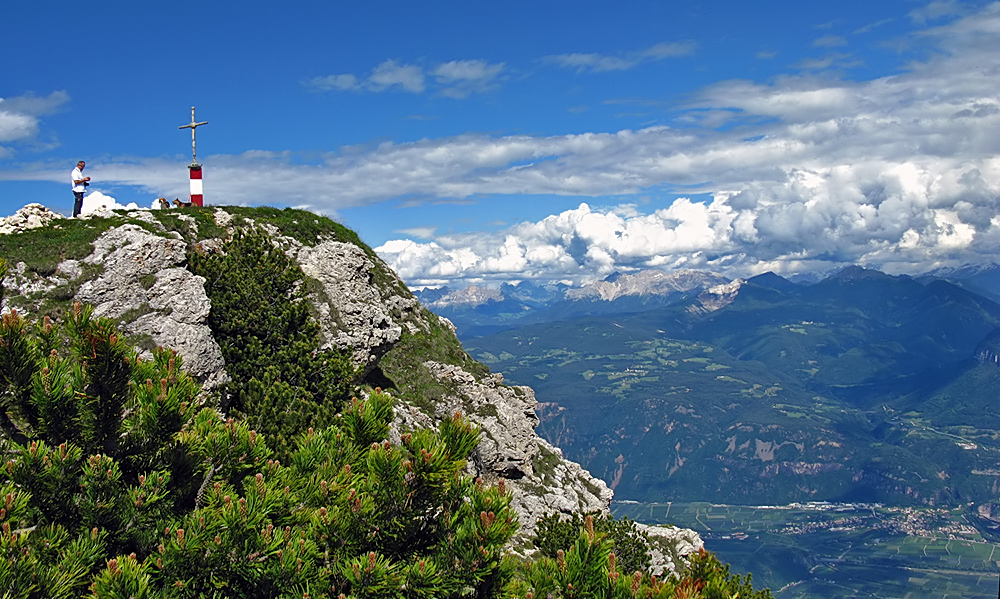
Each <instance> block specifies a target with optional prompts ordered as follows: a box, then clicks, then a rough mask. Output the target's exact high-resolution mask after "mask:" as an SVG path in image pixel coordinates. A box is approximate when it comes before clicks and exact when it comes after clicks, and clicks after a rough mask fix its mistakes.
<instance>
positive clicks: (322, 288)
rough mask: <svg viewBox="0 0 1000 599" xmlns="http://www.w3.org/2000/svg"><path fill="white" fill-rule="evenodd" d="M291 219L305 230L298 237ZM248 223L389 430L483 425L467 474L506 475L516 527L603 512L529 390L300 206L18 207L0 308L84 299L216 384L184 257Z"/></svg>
mask: <svg viewBox="0 0 1000 599" xmlns="http://www.w3.org/2000/svg"><path fill="white" fill-rule="evenodd" d="M310 220H311V221H312V223H309V222H307V221H310ZM324 223H328V224H329V230H324V226H325V224H324ZM304 224H308V225H309V226H310V227H311V229H310V230H309V231H308V232H307V233H306V234H304V233H302V230H301V226H302V225H304ZM251 226H253V227H257V228H260V229H263V230H264V231H266V232H267V233H268V234H269V236H270V238H271V241H272V242H273V243H274V244H275V245H276V246H277V247H280V248H281V249H282V250H283V251H284V252H285V254H286V255H287V256H288V257H289V258H290V259H292V260H293V261H294V262H295V263H297V264H298V265H299V266H300V267H301V269H302V271H303V272H304V273H305V275H306V277H307V281H306V282H305V284H306V285H307V289H309V291H310V295H309V301H310V304H311V307H312V312H313V314H314V315H315V317H316V319H317V320H318V321H319V324H320V326H321V329H322V333H323V347H337V348H338V349H340V350H343V351H345V352H347V353H348V354H349V355H350V356H352V359H353V361H354V363H355V365H356V366H358V367H359V368H360V370H361V371H362V372H363V373H364V374H365V375H366V377H368V378H367V379H366V382H369V383H370V384H372V386H375V384H376V383H380V384H381V386H383V387H386V388H388V389H389V390H390V391H392V392H393V394H394V395H396V396H397V398H398V403H397V406H396V425H395V427H394V431H393V434H394V435H396V436H398V435H399V434H400V432H401V431H405V430H407V429H412V428H414V427H426V426H434V425H435V424H436V422H437V421H438V420H440V419H441V418H443V417H447V416H450V415H451V414H452V413H454V412H456V411H459V412H462V413H463V414H464V415H466V416H467V417H468V418H469V419H471V420H472V421H473V422H475V423H476V424H477V425H478V426H479V427H480V428H481V430H482V440H481V442H480V444H479V447H478V448H477V449H476V450H475V452H474V454H473V459H472V460H471V463H470V464H469V471H470V474H472V475H474V476H478V477H482V478H483V479H484V480H485V481H487V482H494V481H496V480H498V479H500V478H503V479H504V480H505V482H506V485H507V486H508V487H509V488H511V490H512V493H513V496H514V503H515V506H516V508H517V510H518V512H519V514H520V517H521V522H522V527H523V529H524V530H526V531H527V530H530V528H531V527H532V526H533V525H534V523H535V522H536V521H537V520H538V518H540V517H541V516H543V515H545V514H546V513H550V512H552V511H561V512H570V511H574V510H583V511H591V510H606V509H607V507H608V505H609V503H610V501H611V496H612V493H611V491H610V490H609V489H608V487H607V486H606V485H605V484H604V482H603V481H601V480H598V479H596V478H594V477H592V476H591V475H590V473H588V472H587V471H585V470H583V469H582V468H581V467H580V466H579V464H576V463H574V462H571V461H569V460H566V459H564V458H563V457H562V453H561V451H560V450H559V449H557V448H555V447H552V446H551V445H549V444H548V443H546V442H545V441H544V440H543V439H541V438H540V437H538V436H537V435H536V434H535V431H534V428H535V426H536V425H537V424H538V418H537V416H536V415H535V396H534V392H533V391H532V390H531V389H530V388H528V387H512V386H508V385H505V384H504V383H503V377H502V375H499V374H491V373H489V372H488V371H487V370H486V369H485V367H482V365H479V364H478V363H475V362H474V361H472V359H471V358H469V357H468V355H467V354H465V352H464V351H463V350H462V349H461V346H460V344H459V343H458V340H457V338H456V337H455V335H454V329H453V327H451V326H450V323H449V322H447V320H445V319H441V318H439V317H437V316H435V315H433V314H431V313H430V312H428V311H427V310H425V309H424V308H423V307H421V305H420V304H419V302H418V301H417V300H416V299H415V298H414V297H413V295H412V294H411V293H410V292H409V290H408V289H407V288H406V286H405V285H404V284H403V282H402V281H401V280H400V279H399V278H398V277H397V276H396V275H395V273H393V272H392V271H391V270H390V269H389V268H388V267H387V266H386V265H385V264H384V263H382V261H381V260H380V259H378V257H377V256H375V254H374V253H373V252H372V251H371V250H370V249H368V248H367V247H366V246H364V245H363V244H360V242H358V241H357V240H356V237H353V233H350V232H349V231H346V230H343V228H342V227H339V225H336V224H335V223H332V222H331V221H328V220H326V219H321V218H320V217H317V216H315V215H312V214H309V213H306V212H300V211H287V210H286V211H283V212H279V211H274V210H263V209H261V210H258V211H255V210H253V209H240V208H226V209H223V208H216V209H215V210H214V212H213V211H198V212H197V213H195V212H191V213H184V212H183V211H180V210H178V211H162V212H161V211H144V210H136V211H130V212H119V213H104V214H97V215H92V216H90V218H85V219H81V220H68V219H62V218H61V216H60V215H57V214H54V213H51V212H49V211H47V210H45V209H44V207H41V206H38V205H30V206H27V207H25V208H24V209H22V210H21V211H19V212H18V214H16V215H14V216H12V217H8V218H7V219H2V222H0V233H6V234H8V235H10V237H8V238H7V240H8V243H7V245H6V247H7V248H8V249H7V251H6V255H4V258H6V259H7V261H8V263H9V266H10V272H9V273H8V276H7V278H6V279H5V280H4V286H5V287H6V289H7V290H8V294H7V297H6V298H5V305H4V306H3V309H4V310H7V309H10V308H16V309H18V310H19V311H22V312H27V313H28V314H30V315H33V316H41V315H44V314H53V315H55V316H56V317H58V313H59V310H60V308H59V306H61V305H62V306H65V305H68V304H70V303H72V302H73V301H80V302H84V303H88V304H92V305H93V306H95V313H96V314H97V315H99V316H105V317H109V318H113V319H116V320H118V321H119V322H120V324H121V327H122V328H123V330H124V331H125V332H126V333H127V334H128V335H130V336H131V337H132V338H133V339H134V343H135V344H136V345H137V347H140V348H145V349H146V350H147V351H148V350H149V349H151V348H153V347H156V346H164V347H171V348H174V349H175V350H177V351H178V352H179V353H180V354H181V356H182V357H183V362H184V367H185V368H186V369H187V370H188V371H189V372H190V373H191V374H192V375H193V376H194V377H196V378H197V379H198V380H199V381H200V382H201V383H202V385H203V387H204V388H206V389H208V390H211V389H214V388H217V387H218V386H219V385H221V384H223V383H224V382H225V381H227V380H228V375H227V374H226V365H225V362H224V360H223V357H222V353H221V350H220V348H219V345H218V344H217V343H216V341H215V339H214V338H213V335H212V331H211V329H210V328H209V326H208V323H207V318H208V314H209V311H210V309H211V303H210V301H209V298H208V296H207V295H206V292H205V287H204V282H205V281H204V279H203V278H202V277H200V276H197V275H194V274H192V273H191V272H190V271H188V270H187V269H186V268H185V265H186V262H187V258H186V256H187V253H188V252H189V251H207V250H211V249H213V248H217V247H219V246H220V245H221V244H222V242H223V239H224V238H225V237H226V236H229V235H231V234H232V233H233V232H234V230H235V229H236V228H238V227H251ZM70 231H72V232H74V235H70V234H69V233H68V232H70ZM83 233H85V234H86V235H90V237H92V238H93V241H92V243H90V244H89V245H85V246H83V247H82V249H81V248H80V247H76V248H75V249H66V248H61V249H59V252H58V258H54V259H52V262H54V263H55V264H54V267H52V266H51V265H49V266H45V265H41V266H40V265H39V264H33V263H32V264H29V262H31V261H30V260H28V259H27V258H26V256H29V255H31V252H32V247H31V246H32V243H33V242H32V241H31V240H32V239H33V237H31V236H35V237H38V238H39V239H45V240H46V241H47V243H52V242H53V240H54V242H56V243H58V241H59V239H60V235H62V236H67V238H69V237H74V238H75V237H79V235H80V234H83ZM15 240H23V243H16V242H15ZM39 245H41V244H39ZM60 302H61V303H60ZM413 381H419V382H420V384H416V383H414V382H413Z"/></svg>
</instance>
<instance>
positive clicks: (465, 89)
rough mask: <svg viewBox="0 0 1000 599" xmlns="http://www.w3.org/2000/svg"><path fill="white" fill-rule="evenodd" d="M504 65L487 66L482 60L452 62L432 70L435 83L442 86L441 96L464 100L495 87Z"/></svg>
mask: <svg viewBox="0 0 1000 599" xmlns="http://www.w3.org/2000/svg"><path fill="white" fill-rule="evenodd" d="M503 70H504V65H503V64H502V63H500V64H489V63H487V62H486V61H484V60H453V61H451V62H446V63H442V64H440V65H438V66H437V68H435V69H434V71H433V74H434V76H435V77H436V78H437V83H438V84H440V85H441V86H443V88H444V89H442V90H441V94H442V95H444V96H448V97H451V98H464V97H466V96H468V95H469V94H471V93H482V92H486V91H489V90H490V89H492V88H494V87H495V82H496V80H497V78H498V77H499V75H500V73H501V72H503Z"/></svg>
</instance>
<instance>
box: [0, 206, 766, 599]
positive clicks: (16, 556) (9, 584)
mask: <svg viewBox="0 0 1000 599" xmlns="http://www.w3.org/2000/svg"><path fill="white" fill-rule="evenodd" d="M186 212H187V213H186V214H176V213H175V214H158V215H152V214H150V213H146V212H136V213H129V214H110V215H102V216H100V217H99V218H96V219H91V220H85V221H72V222H66V223H57V224H55V225H53V226H50V227H42V228H38V229H32V230H30V231H23V232H21V233H16V234H14V235H10V236H6V237H3V238H0V249H2V256H3V257H4V258H5V260H0V270H3V272H2V273H0V274H3V275H7V274H8V273H7V272H6V264H7V261H10V263H11V264H12V266H13V268H12V269H11V273H10V276H4V277H2V280H3V282H4V283H3V286H2V287H0V294H2V300H3V305H4V306H5V311H4V315H3V320H2V322H0V401H2V406H0V407H2V410H0V451H3V453H4V456H5V460H4V462H3V465H2V467H0V498H2V502H3V503H2V505H0V588H3V589H7V590H6V591H5V592H6V594H5V595H4V596H9V597H79V596H87V597H189V596H190V597H213V596H214V597H337V596H342V597H344V596H346V597H428V596H433V597H460V596H474V597H500V596H510V597H532V596H536V595H538V594H540V593H547V594H552V595H554V596H576V595H577V594H578V593H580V592H583V593H585V594H587V595H590V596H593V595H595V594H600V595H602V596H607V597H635V596H643V597H675V596H676V597H680V596H685V597H693V596H705V597H715V596H720V597H721V596H729V595H732V594H733V593H740V594H741V596H749V597H767V596H769V594H768V593H767V591H755V590H754V589H753V588H752V587H751V586H750V584H749V580H746V579H744V578H743V577H740V576H732V575H730V574H729V572H728V569H727V568H725V567H724V566H722V565H720V564H719V563H718V562H717V561H716V560H715V559H714V558H713V557H711V556H710V555H708V554H697V555H694V556H692V557H691V558H690V563H689V564H686V565H685V564H679V565H678V569H680V570H681V575H680V576H678V577H671V578H666V579H662V580H657V579H656V578H655V577H651V576H650V574H649V573H648V572H646V573H643V572H638V571H637V572H635V573H634V574H633V573H631V572H622V571H620V570H619V568H618V567H617V566H616V556H615V548H616V547H619V546H620V541H619V542H617V543H619V544H616V542H613V541H612V540H611V538H610V537H607V536H605V534H604V533H600V532H595V530H594V528H593V525H592V523H591V519H590V518H589V517H588V518H587V519H586V522H585V524H584V525H583V526H582V530H580V532H579V535H578V539H577V540H576V541H575V543H574V544H573V545H572V546H571V547H566V548H565V549H560V550H559V551H557V555H556V556H555V557H554V558H540V559H538V560H529V561H523V562H522V561H521V559H520V558H518V557H516V556H517V555H518V554H517V553H512V552H511V549H512V546H511V543H512V542H515V543H524V542H525V541H524V540H521V541H518V540H517V537H516V536H515V535H516V534H517V532H518V530H522V531H524V529H525V521H526V520H527V522H529V524H528V526H530V523H533V521H532V520H531V518H532V514H533V513H534V514H541V513H543V512H544V511H549V512H551V511H564V512H566V513H570V512H573V511H576V510H581V509H583V508H586V507H588V506H590V505H594V504H596V505H597V506H599V507H600V506H601V502H602V501H603V502H604V507H606V497H607V495H606V493H605V492H602V490H601V489H602V485H600V484H599V483H596V482H591V481H592V479H590V477H589V475H587V474H586V473H585V472H584V471H582V470H580V469H579V467H578V466H576V465H575V464H573V463H571V462H567V461H565V460H563V459H562V458H561V457H559V454H558V451H557V450H554V448H551V446H548V445H547V444H545V443H544V442H542V441H540V440H538V441H535V440H534V437H533V436H531V437H529V438H519V439H514V438H499V437H500V436H499V434H498V432H497V431H498V429H503V428H505V427H506V428H515V429H519V430H521V431H522V433H523V431H524V430H525V429H526V430H527V431H531V428H532V427H533V424H534V421H533V420H532V419H531V418H526V415H528V414H529V413H531V412H530V407H531V406H533V401H528V398H527V395H528V394H529V393H530V390H526V389H517V388H510V387H507V386H505V385H502V384H501V381H500V380H499V379H498V378H497V377H496V376H494V375H490V373H489V372H488V371H487V370H486V369H485V368H483V367H482V366H481V365H477V364H476V363H475V362H474V361H473V360H471V358H469V356H468V355H467V354H465V352H464V351H462V349H461V346H460V345H459V344H458V343H457V340H456V339H455V338H454V335H453V334H451V333H450V331H449V330H448V329H447V328H446V327H445V325H444V324H443V323H440V322H439V321H437V319H436V318H435V317H433V316H432V315H430V314H429V313H426V312H425V311H423V310H422V309H421V308H420V307H419V305H418V304H416V302H413V301H407V299H408V297H407V293H408V292H406V290H405V286H403V285H402V284H401V283H399V282H398V279H396V278H395V277H394V275H392V273H391V272H390V271H388V270H387V269H384V265H381V264H380V262H379V261H377V258H374V257H373V255H371V254H369V252H370V250H368V249H367V248H366V247H365V246H363V244H360V243H359V242H357V240H356V239H353V240H352V239H349V238H350V236H351V235H352V234H351V233H350V232H348V231H346V230H344V229H342V228H340V227H339V226H338V225H336V224H335V223H332V222H331V221H328V220H326V219H320V218H319V217H316V216H315V215H311V214H309V213H304V212H300V211H270V210H267V209H257V210H253V209H244V210H234V211H233V213H230V212H226V211H221V210H215V211H212V210H191V211H186ZM345 237H347V238H348V240H347V241H342V239H343V238H345ZM348 246H350V247H348ZM88 247H89V251H88ZM320 254H326V255H331V254H332V255H336V256H337V257H338V260H337V261H336V264H334V265H332V268H331V269H329V270H323V271H321V270H317V265H319V264H323V260H322V259H321V260H318V261H317V260H316V259H315V258H316V256H317V255H320ZM362 258H363V259H362ZM373 258H374V259H373ZM345 265H347V271H345V272H343V273H340V274H337V275H335V276H331V275H330V270H333V271H335V270H337V268H341V267H344V266H345ZM383 269H384V270H383ZM310 273H312V274H310ZM365 285H367V288H366V287H365ZM366 289H367V293H369V294H372V295H374V296H379V297H380V298H381V300H382V302H381V303H380V304H378V305H375V304H369V305H368V306H367V308H365V306H361V305H359V301H358V300H359V296H360V295H363V294H364V293H365V292H366ZM339 295H344V296H349V298H347V299H344V298H343V297H339ZM84 297H86V298H92V299H95V300H96V301H94V302H93V305H92V306H87V305H83V304H81V303H80V302H79V301H78V300H79V299H81V298H84ZM362 303H363V302H362ZM24 312H26V313H28V314H30V318H25V317H24V316H23V315H22V313H24ZM359 322H367V323H368V325H369V326H367V327H365V326H357V325H358V323H359ZM449 335H450V336H449ZM165 339H170V340H173V341H177V342H178V344H179V346H180V349H178V350H174V349H163V347H162V346H163V345H164V344H163V343H160V342H161V341H163V340H165ZM399 347H403V348H405V354H406V355H405V356H400V357H397V358H395V359H393V358H392V354H393V352H394V351H395V350H396V349H398V348H399ZM188 358H191V363H188ZM220 363H221V367H220V366H219V364H220ZM376 381H377V382H379V383H384V384H386V385H387V387H386V390H385V391H383V390H382V389H380V388H378V387H377V386H376V385H374V383H375V382H376ZM355 396H357V397H362V398H363V399H361V400H358V399H355V398H354V397H355ZM490 401H493V402H495V403H490ZM456 406H457V407H460V408H466V409H467V410H460V411H465V412H466V416H462V415H460V414H458V413H457V412H456V410H455V409H453V408H455V407H456ZM442 408H443V409H444V411H441V409H442ZM511 410H514V411H516V410H520V418H521V420H522V421H524V422H523V423H522V424H517V423H516V422H513V421H511V420H510V418H512V415H511ZM498 423H499V424H500V426H499V427H498ZM428 424H431V425H432V426H426V425H428ZM531 435H533V433H531ZM517 443H520V444H521V446H520V447H519V448H516V447H515V446H516V445H517ZM525 443H526V444H527V445H526V446H525ZM515 449H518V451H519V452H520V453H518V451H515ZM503 475H506V476H507V477H506V478H505V477H504V476H503ZM518 485H520V489H518V488H517V487H518ZM560 489H561V491H562V492H561V493H560ZM587 493H590V495H589V496H588V495H587ZM569 497H573V498H574V500H575V503H570V502H569ZM532 501H534V503H532ZM532 510H534V512H532ZM535 517H537V515H536V516H535ZM616 530H618V529H616ZM522 534H523V532H522ZM535 542H536V543H540V542H542V540H541V539H536V540H535Z"/></svg>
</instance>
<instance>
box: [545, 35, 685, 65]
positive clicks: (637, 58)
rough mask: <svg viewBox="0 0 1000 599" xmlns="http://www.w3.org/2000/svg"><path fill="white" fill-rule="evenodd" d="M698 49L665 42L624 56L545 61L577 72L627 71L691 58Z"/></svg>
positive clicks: (560, 56)
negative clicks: (645, 65) (668, 59)
mask: <svg viewBox="0 0 1000 599" xmlns="http://www.w3.org/2000/svg"><path fill="white" fill-rule="evenodd" d="M697 48H698V46H697V44H695V43H694V42H663V43H660V44H656V45H654V46H651V47H649V48H646V49H645V50H640V51H637V52H630V53H628V54H625V55H623V56H604V55H602V54H592V53H591V54H583V53H574V54H556V55H553V56H546V57H545V58H544V59H543V61H544V62H547V63H549V64H554V65H556V66H559V67H564V68H568V69H574V70H576V71H577V72H585V71H592V72H597V73H601V72H608V71H627V70H629V69H633V68H635V67H637V66H639V65H640V64H642V63H644V62H650V61H656V60H663V59H666V58H676V57H679V56H689V55H691V54H694V52H695V51H696V50H697Z"/></svg>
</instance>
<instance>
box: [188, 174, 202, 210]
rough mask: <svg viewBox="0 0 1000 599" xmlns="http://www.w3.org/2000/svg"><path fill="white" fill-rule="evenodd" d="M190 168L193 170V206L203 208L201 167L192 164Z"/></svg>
mask: <svg viewBox="0 0 1000 599" xmlns="http://www.w3.org/2000/svg"><path fill="white" fill-rule="evenodd" d="M188 168H189V169H190V170H191V204H192V205H193V206H203V205H204V204H203V202H204V195H203V193H202V187H201V165H200V164H192V165H191V166H189V167H188Z"/></svg>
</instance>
